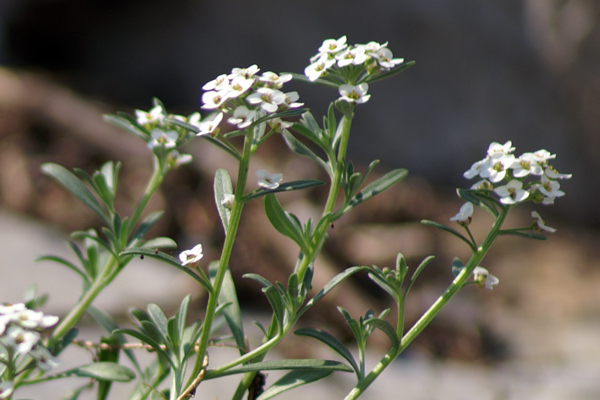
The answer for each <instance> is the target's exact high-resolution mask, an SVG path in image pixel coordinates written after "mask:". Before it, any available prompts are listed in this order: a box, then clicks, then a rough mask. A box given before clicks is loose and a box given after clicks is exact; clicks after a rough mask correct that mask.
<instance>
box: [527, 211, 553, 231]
mask: <svg viewBox="0 0 600 400" xmlns="http://www.w3.org/2000/svg"><path fill="white" fill-rule="evenodd" d="M531 217H532V218H533V227H534V229H535V230H537V231H546V232H550V233H554V232H556V229H555V228H552V227H550V226H547V225H546V223H545V222H544V220H543V219H542V217H541V216H540V214H538V212H537V211H532V212H531Z"/></svg>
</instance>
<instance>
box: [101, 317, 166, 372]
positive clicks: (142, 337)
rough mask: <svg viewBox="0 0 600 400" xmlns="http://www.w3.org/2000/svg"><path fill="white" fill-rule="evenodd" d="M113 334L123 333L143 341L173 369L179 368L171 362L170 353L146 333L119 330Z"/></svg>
mask: <svg viewBox="0 0 600 400" xmlns="http://www.w3.org/2000/svg"><path fill="white" fill-rule="evenodd" d="M144 323H146V324H147V321H144ZM113 333H114V334H119V333H122V334H125V335H129V336H133V337H134V338H136V339H139V340H141V341H142V342H144V343H146V344H148V345H150V347H152V348H153V349H154V351H155V352H156V353H157V354H160V355H161V356H162V357H164V359H165V360H167V361H168V362H169V364H170V365H171V366H172V367H173V368H177V366H176V365H175V363H174V362H173V360H171V357H170V356H169V353H167V352H166V351H164V350H163V349H162V348H161V347H160V344H159V343H158V342H156V341H155V340H153V339H152V338H151V337H150V336H148V335H146V334H145V333H142V332H139V331H135V330H133V329H117V330H115V331H113Z"/></svg>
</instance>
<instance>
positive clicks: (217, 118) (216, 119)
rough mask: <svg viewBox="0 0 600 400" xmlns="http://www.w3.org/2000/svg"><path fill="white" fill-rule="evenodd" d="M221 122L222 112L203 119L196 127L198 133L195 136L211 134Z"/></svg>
mask: <svg viewBox="0 0 600 400" xmlns="http://www.w3.org/2000/svg"><path fill="white" fill-rule="evenodd" d="M222 120H223V113H222V112H220V113H218V114H213V115H212V116H210V117H208V118H205V119H204V121H202V122H199V123H198V125H197V126H198V129H199V130H200V131H199V132H198V133H197V134H196V136H202V135H210V134H213V133H214V132H215V131H216V130H217V128H218V127H219V124H220V123H221V121H222Z"/></svg>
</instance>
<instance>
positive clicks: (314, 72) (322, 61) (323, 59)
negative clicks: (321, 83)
mask: <svg viewBox="0 0 600 400" xmlns="http://www.w3.org/2000/svg"><path fill="white" fill-rule="evenodd" d="M333 64H335V59H333V58H329V57H328V56H327V55H326V54H322V55H320V56H319V57H318V58H317V59H316V60H314V61H311V64H310V65H309V66H308V67H306V68H304V75H306V76H307V77H308V79H309V80H310V81H311V82H314V81H316V80H317V79H319V78H320V77H321V76H323V74H324V73H325V72H326V71H327V69H328V68H329V67H331V66H332V65H333Z"/></svg>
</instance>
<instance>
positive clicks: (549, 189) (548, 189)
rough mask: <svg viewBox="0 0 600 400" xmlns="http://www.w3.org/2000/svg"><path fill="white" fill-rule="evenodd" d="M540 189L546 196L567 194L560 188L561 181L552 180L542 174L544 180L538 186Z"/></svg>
mask: <svg viewBox="0 0 600 400" xmlns="http://www.w3.org/2000/svg"><path fill="white" fill-rule="evenodd" d="M538 189H539V191H540V192H541V193H543V194H544V196H546V197H561V196H564V195H565V192H563V191H562V190H560V183H558V182H557V181H554V180H550V179H548V178H546V177H545V176H543V175H542V181H541V184H540V186H539V187H538Z"/></svg>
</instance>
